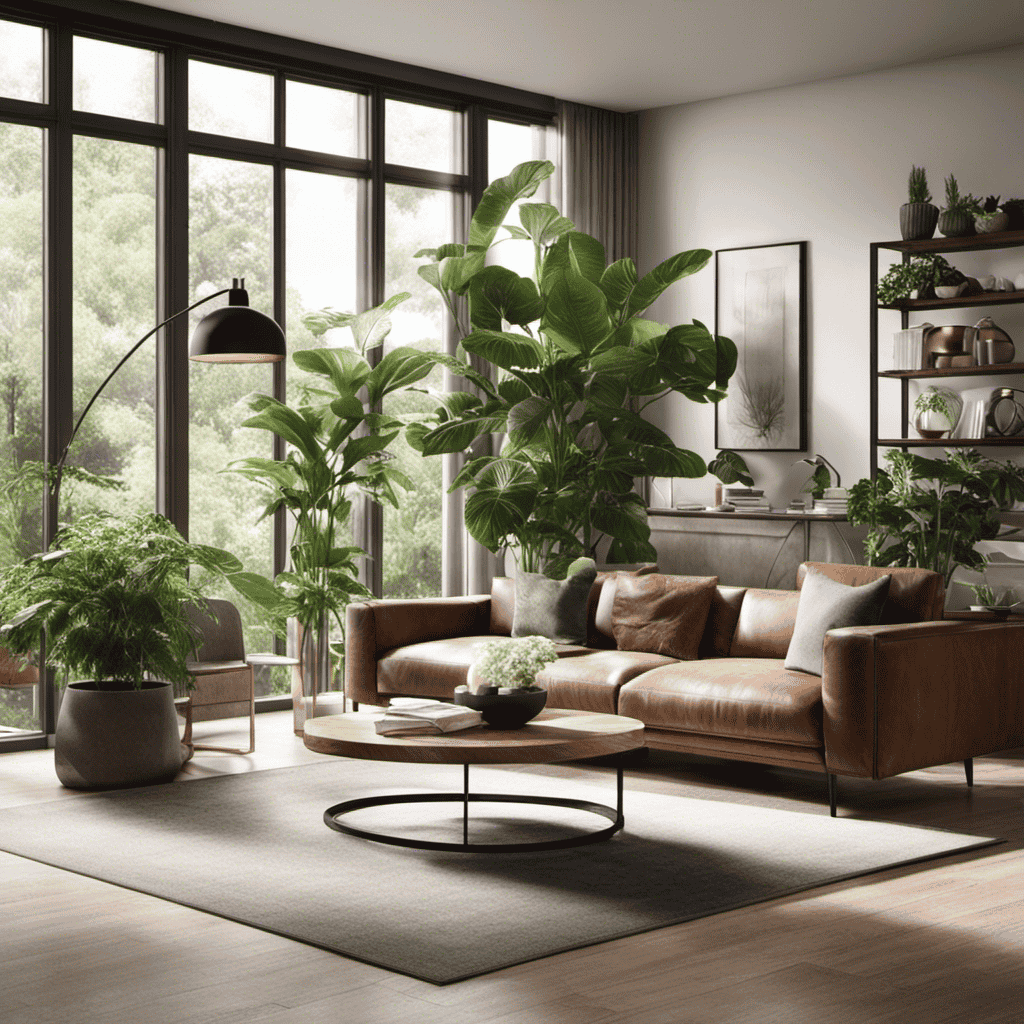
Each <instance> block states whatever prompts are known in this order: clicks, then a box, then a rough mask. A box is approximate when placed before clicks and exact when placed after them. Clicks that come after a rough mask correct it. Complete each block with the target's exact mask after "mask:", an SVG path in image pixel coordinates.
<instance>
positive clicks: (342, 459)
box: [228, 292, 434, 659]
mask: <svg viewBox="0 0 1024 1024" xmlns="http://www.w3.org/2000/svg"><path fill="white" fill-rule="evenodd" d="M407 298H409V293H408V292H402V293H401V294H399V295H395V296H393V297H392V298H390V299H389V300H388V301H387V302H385V303H383V304H382V305H380V306H377V307H375V308H374V309H371V310H367V311H366V312H365V313H360V314H351V313H342V312H338V311H335V310H332V309H323V310H319V311H317V312H314V313H309V314H307V315H306V316H305V317H304V318H303V323H304V324H305V325H306V327H307V328H309V330H310V331H312V332H313V334H314V335H317V336H320V335H323V334H324V333H325V332H326V331H328V330H331V329H332V328H338V327H347V328H350V329H351V331H352V334H353V337H354V339H355V345H356V349H350V348H320V349H306V350H302V351H298V352H294V353H293V354H292V360H293V362H294V363H295V365H296V366H297V367H299V369H301V370H304V371H306V373H308V374H311V375H312V376H313V378H314V380H313V382H312V383H310V384H307V385H305V386H304V387H303V388H302V389H301V390H302V397H301V398H300V400H299V402H298V403H297V406H296V408H292V407H290V406H288V405H286V404H285V403H283V402H279V401H277V400H276V399H274V398H270V397H269V396H267V395H260V394H256V395H250V396H249V398H248V404H249V408H250V409H251V410H252V411H253V413H254V415H253V416H251V417H249V419H247V420H245V421H244V422H243V424H242V425H243V426H245V427H252V428H255V429H261V430H268V431H271V432H272V433H274V434H276V435H277V436H278V437H280V438H281V439H282V440H283V441H284V442H285V444H286V445H287V446H288V451H287V454H286V455H285V457H284V458H282V459H265V458H246V459H239V460H237V461H236V462H233V463H231V464H230V466H229V467H228V471H229V472H233V473H238V474H239V475H241V476H244V477H246V478H247V479H249V480H253V481H255V482H257V483H258V484H260V485H262V486H263V487H264V488H265V489H266V491H267V492H268V497H269V500H268V502H267V505H266V507H265V508H264V509H263V513H262V515H261V517H260V518H261V519H264V518H266V517H268V516H273V515H274V514H275V513H276V512H277V511H278V510H279V509H284V510H286V512H287V513H288V514H289V516H290V517H291V520H292V535H291V541H290V545H289V555H290V558H291V568H290V569H289V570H288V571H287V572H282V573H279V574H278V576H277V577H276V579H275V581H274V584H273V588H272V590H271V591H269V592H268V591H265V590H264V591H260V592H254V593H253V594H251V595H250V596H252V598H253V600H255V601H257V603H259V604H261V605H262V606H263V607H264V608H266V609H267V610H268V611H270V612H271V613H272V615H273V617H274V624H275V629H276V630H277V632H278V633H279V634H282V635H283V633H284V631H285V629H286V623H287V619H288V618H292V617H294V618H295V619H297V620H298V622H299V624H300V625H301V626H302V627H303V631H304V636H305V637H309V638H313V637H318V639H317V641H316V643H317V644H318V645H320V646H321V647H322V650H320V651H319V653H317V654H316V657H317V658H321V659H326V658H327V647H326V642H327V631H328V630H329V628H330V622H331V620H333V621H334V623H336V624H337V626H338V628H339V630H341V631H342V633H343V631H344V614H345V607H346V606H347V605H348V604H349V603H350V602H351V601H352V600H354V599H356V598H362V597H369V596H371V594H370V592H369V590H367V588H366V587H365V586H364V585H363V584H362V583H360V582H359V580H358V578H357V576H358V564H357V560H358V559H359V558H361V557H364V556H365V555H366V552H365V551H364V550H363V549H362V548H361V547H358V546H356V545H353V544H351V543H346V541H347V540H348V537H349V536H350V531H349V530H348V529H347V527H348V524H349V521H350V515H351V512H352V502H353V498H354V497H355V496H356V495H358V494H362V495H367V496H369V497H370V498H372V499H373V500H374V501H377V502H387V503H388V504H389V505H392V506H393V507H395V508H397V507H398V495H397V493H396V490H395V488H396V487H397V488H400V489H408V488H411V487H412V484H411V482H410V481H409V479H408V478H407V477H406V476H405V474H404V473H402V472H401V471H400V470H399V469H398V468H397V467H396V466H395V465H393V463H392V458H391V455H390V453H389V452H388V446H389V445H390V444H391V442H392V441H394V439H395V438H396V437H397V436H398V435H399V433H400V432H401V430H402V429H403V427H405V426H406V423H405V421H404V420H402V419H399V418H397V417H395V416H387V415H384V414H382V413H379V412H376V411H375V409H376V408H378V407H379V403H380V402H381V400H382V399H383V398H384V396H385V395H388V394H391V393H392V392H393V391H396V390H398V389H400V388H404V387H406V386H407V385H409V384H411V383H414V382H416V381H419V380H422V379H423V378H424V377H425V376H426V375H427V374H428V373H430V371H431V369H432V368H433V365H434V363H433V360H432V358H431V357H430V356H429V355H428V354H427V353H424V352H420V351H418V350H417V349H413V348H407V347H400V348H395V349H393V350H392V351H391V352H389V353H388V354H387V355H386V356H384V358H383V359H381V361H380V362H379V363H378V364H377V365H376V366H371V365H370V363H369V362H368V360H367V358H366V354H367V352H368V351H369V350H370V349H373V348H377V347H379V346H381V345H383V343H384V339H385V338H386V337H387V335H388V332H389V331H390V329H391V320H390V313H391V311H392V310H393V309H394V308H395V307H396V306H398V305H399V303H401V302H404V301H405V300H406V299H407Z"/></svg>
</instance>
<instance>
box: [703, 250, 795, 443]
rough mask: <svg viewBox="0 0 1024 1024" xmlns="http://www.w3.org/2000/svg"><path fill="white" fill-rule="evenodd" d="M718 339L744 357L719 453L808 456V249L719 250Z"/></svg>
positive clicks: (719, 411) (720, 410) (721, 407)
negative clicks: (729, 343)
mask: <svg viewBox="0 0 1024 1024" xmlns="http://www.w3.org/2000/svg"><path fill="white" fill-rule="evenodd" d="M715 333H716V334H723V335H725V336H726V337H728V338H732V340H733V342H734V343H735V344H736V348H737V350H738V358H737V363H736V372H735V373H734V374H733V377H732V380H730V382H729V389H728V395H727V396H726V398H724V399H723V400H722V401H721V402H719V403H718V405H717V406H716V407H715V447H716V448H730V449H732V450H733V451H740V452H754V451H776V452H802V451H806V450H807V242H775V243H772V244H770V245H746V246H740V247H737V248H734V249H717V250H716V251H715Z"/></svg>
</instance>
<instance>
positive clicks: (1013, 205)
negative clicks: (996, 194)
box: [999, 199, 1024, 231]
mask: <svg viewBox="0 0 1024 1024" xmlns="http://www.w3.org/2000/svg"><path fill="white" fill-rule="evenodd" d="M999 209H1000V210H1002V211H1003V213H1005V214H1006V215H1007V217H1008V218H1009V221H1008V223H1007V225H1006V230H1007V231H1024V199H1007V200H1006V202H1005V203H1001V204H1000V205H999Z"/></svg>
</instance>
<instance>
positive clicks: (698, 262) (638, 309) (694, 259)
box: [626, 249, 711, 316]
mask: <svg viewBox="0 0 1024 1024" xmlns="http://www.w3.org/2000/svg"><path fill="white" fill-rule="evenodd" d="M710 259H711V251H710V250H709V249H690V250H689V251H688V252H680V253H676V255H675V256H670V257H669V258H668V259H667V260H665V261H663V262H662V263H659V264H658V265H657V266H656V267H655V268H654V269H653V270H652V271H651V272H650V273H649V274H644V276H643V277H642V278H641V279H640V281H639V282H638V283H637V285H636V287H635V288H634V289H633V294H632V295H630V297H629V303H628V305H627V306H626V314H627V316H635V315H636V314H637V313H642V312H643V311H644V310H645V309H646V308H647V307H648V306H649V305H650V304H651V303H652V302H654V300H655V299H656V298H657V297H658V296H659V295H661V293H662V292H663V291H664V290H665V289H666V288H667V287H668V286H669V285H670V284H674V283H675V282H676V281H679V280H680V279H681V278H684V277H688V276H689V275H690V274H695V273H696V272H697V271H698V270H703V269H704V267H706V266H707V265H708V262H709V261H710Z"/></svg>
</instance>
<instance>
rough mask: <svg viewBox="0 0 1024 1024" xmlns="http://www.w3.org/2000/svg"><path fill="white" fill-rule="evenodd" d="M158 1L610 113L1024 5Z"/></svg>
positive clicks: (970, 34)
mask: <svg viewBox="0 0 1024 1024" xmlns="http://www.w3.org/2000/svg"><path fill="white" fill-rule="evenodd" d="M153 6H157V7H163V8H166V9H168V10H175V11H181V12H183V13H187V14H193V15H198V16H200V17H206V18H213V19H214V20H216V21H223V22H227V23H229V24H232V25H243V26H247V27H249V28H256V29H262V30H263V31H266V32H274V33H277V34H279V35H285V36H291V37H293V38H297V39H305V40H310V41H313V42H317V43H324V44H327V45H329V46H336V47H339V48H341V49H344V50H354V51H356V52H358V53H366V54H372V55H374V56H378V57H387V58H390V59H392V60H399V61H404V62H406V63H410V64H419V65H422V66H425V67H430V68H436V69H438V70H440V71H448V72H452V73H455V74H461V75H468V76H470V77H471V78H479V79H483V80H485V81H490V82H497V83H500V84H502V85H510V86H516V87H518V88H522V89H529V90H531V91H533V92H539V93H545V94H548V95H551V96H556V97H558V98H560V99H567V100H574V101H576V102H579V103H589V104H593V105H594V106H599V107H607V108H610V109H614V110H641V109H647V108H650V107H659V106H665V105H667V104H671V103H685V102H688V101H691V100H698V99H707V98H709V97H714V96H727V95H731V94H734V93H740V92H749V91H752V90H758V89H768V88H772V87H774V86H782V85H794V84H796V83H800V82H811V81H819V80H821V79H826V78H834V77H836V76H839V75H847V74H855V73H857V72H862V71H871V70H876V69H879V68H886V67H894V66H896V65H900V64H909V63H913V62H916V61H922V60H930V59H934V58H937V57H946V56H951V55H953V54H958V53H968V52H972V51H975V50H985V49H993V48H997V47H1000V46H1007V45H1011V44H1013V43H1018V42H1022V41H1024V16H1022V15H1024V10H1022V6H1021V0H973V2H972V3H969V4H968V3H964V2H963V0H633V2H632V3H631V2H629V0H459V2H454V0H449V2H447V3H437V2H433V0H277V2H273V0H161V2H160V3H157V4H154V5H153Z"/></svg>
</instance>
